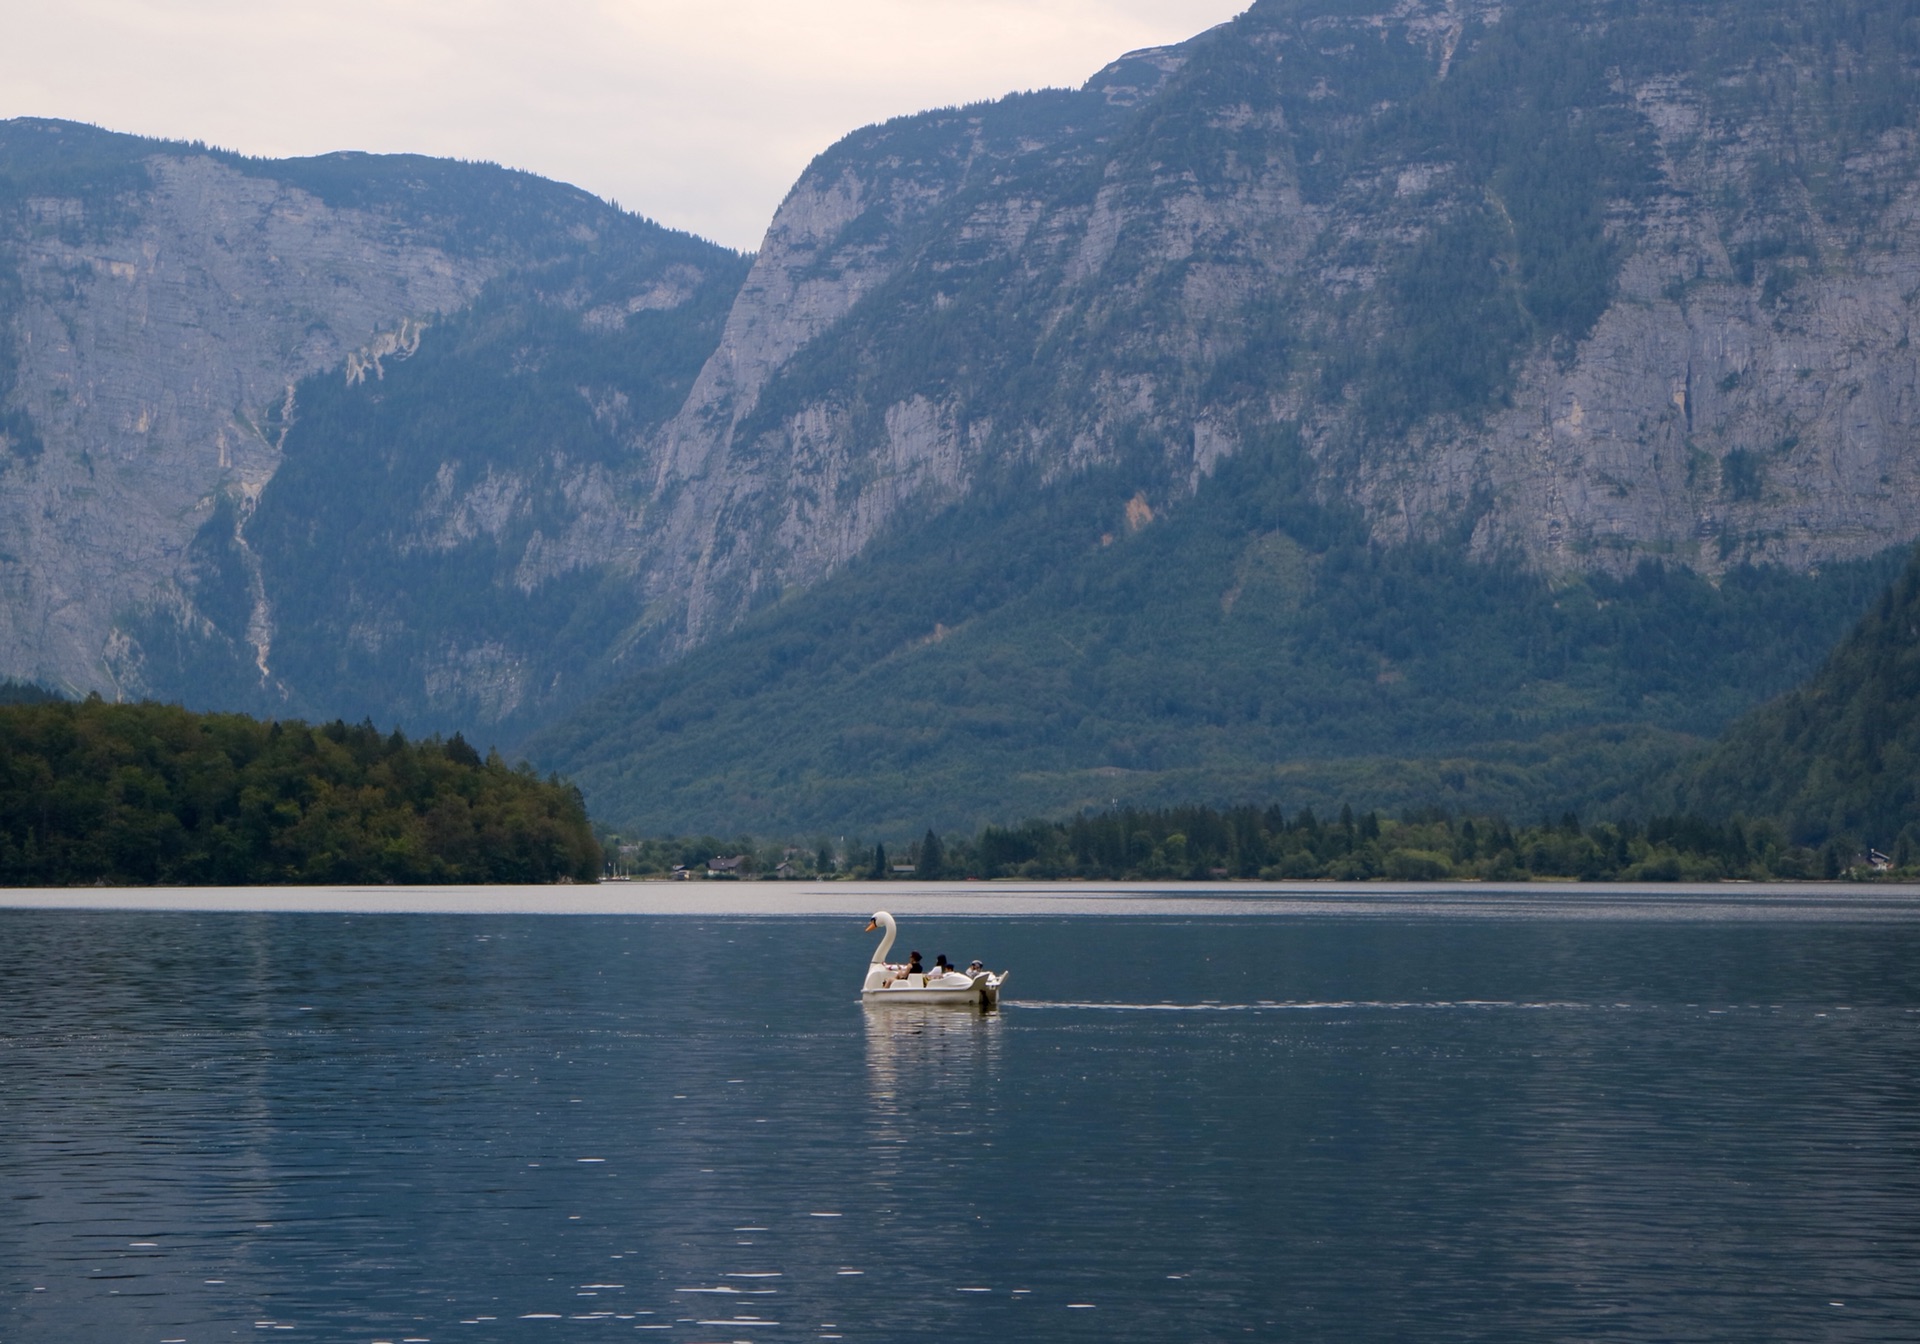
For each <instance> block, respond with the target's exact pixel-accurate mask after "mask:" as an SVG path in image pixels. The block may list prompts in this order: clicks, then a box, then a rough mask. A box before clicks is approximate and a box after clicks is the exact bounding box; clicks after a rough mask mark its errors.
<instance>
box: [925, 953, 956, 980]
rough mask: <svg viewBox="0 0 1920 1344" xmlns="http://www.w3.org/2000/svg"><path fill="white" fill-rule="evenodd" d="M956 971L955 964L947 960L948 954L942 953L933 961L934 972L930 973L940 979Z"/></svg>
mask: <svg viewBox="0 0 1920 1344" xmlns="http://www.w3.org/2000/svg"><path fill="white" fill-rule="evenodd" d="M954 969H955V968H954V965H953V963H952V962H950V961H948V960H947V954H946V953H945V952H942V953H941V954H940V955H939V956H937V957H935V958H934V959H933V970H932V971H931V972H929V974H931V975H933V976H934V977H935V978H938V977H940V976H943V975H947V974H950V973H951V972H952V971H953V970H954Z"/></svg>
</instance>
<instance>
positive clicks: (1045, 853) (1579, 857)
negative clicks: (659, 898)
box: [623, 804, 1920, 882]
mask: <svg viewBox="0 0 1920 1344" xmlns="http://www.w3.org/2000/svg"><path fill="white" fill-rule="evenodd" d="M1327 815H1328V816H1329V817H1330V818H1331V819H1330V820H1326V821H1322V820H1321V819H1320V815H1319V814H1318V813H1317V812H1316V811H1315V810H1314V809H1313V808H1311V807H1303V808H1299V809H1297V810H1296V811H1294V812H1293V813H1292V814H1291V815H1289V814H1288V813H1286V812H1285V811H1283V810H1282V809H1281V808H1279V807H1277V806H1256V805H1250V804H1249V805H1242V806H1237V807H1207V806H1199V805H1194V804H1179V805H1175V806H1171V807H1158V808H1150V807H1115V808H1103V809H1100V810H1097V811H1086V812H1081V813H1080V814H1078V815H1077V816H1074V817H1071V818H1069V819H1066V820H1051V819H1046V818H1038V817H1036V818H1032V819H1030V820H1028V821H1024V822H1021V823H1019V824H1017V825H1010V826H1003V825H988V826H986V827H984V828H982V829H981V830H980V831H979V832H978V833H977V834H976V835H973V836H972V837H969V838H949V839H946V840H942V839H941V838H940V837H939V836H937V835H935V834H934V833H933V832H931V831H929V832H928V834H927V837H926V838H925V839H923V840H921V841H920V843H919V844H918V845H916V846H914V847H913V848H912V849H910V850H909V854H908V861H909V863H913V864H915V865H916V871H915V872H914V873H912V874H911V877H912V878H913V879H916V880H922V881H924V880H930V879H936V878H941V877H944V878H948V879H956V878H973V879H981V878H985V879H991V878H1018V879H1022V880H1026V881H1061V880H1082V881H1102V882H1119V881H1192V882H1207V881H1222V880H1250V879H1260V880H1262V881H1268V882H1275V881H1314V880H1322V879H1331V880H1335V881H1342V882H1370V881H1379V880H1383V879H1384V880H1386V881H1391V882H1441V881H1449V880H1453V881H1459V880H1471V881H1497V882H1526V881H1534V880H1547V881H1574V880H1577V881H1582V882H1679V881H1686V882H1718V881H1725V880H1748V881H1763V880H1768V879H1777V878H1785V879H1793V880H1805V879H1808V878H1818V877H1823V876H1824V877H1829V878H1835V877H1842V876H1844V877H1848V878H1853V879H1870V878H1884V877H1902V876H1904V877H1908V878H1911V877H1913V876H1915V875H1920V864H1917V863H1916V860H1920V846H1914V847H1911V848H1910V850H1909V851H1908V853H1907V856H1906V857H1905V858H1904V859H1903V860H1902V862H1903V864H1904V867H1901V868H1893V869H1878V870H1876V869H1875V868H1874V867H1872V866H1871V865H1870V864H1869V862H1868V858H1867V856H1866V855H1864V854H1858V853H1855V852H1854V851H1853V849H1851V848H1850V847H1848V846H1845V845H1831V844H1830V845H1827V846H1824V847H1815V846H1810V845H1804V844H1796V843H1794V842H1793V840H1792V839H1791V838H1790V837H1789V836H1788V835H1787V834H1786V833H1785V831H1784V830H1783V829H1782V828H1781V827H1780V826H1779V825H1778V824H1777V823H1774V822H1771V821H1752V820H1749V819H1747V818H1744V817H1737V816H1736V817H1732V818H1729V819H1724V820H1710V819H1707V818H1703V817H1700V816H1696V815H1692V814H1686V813H1682V814H1674V815H1663V816H1655V817H1653V818H1651V819H1650V820H1648V821H1647V822H1645V823H1644V824H1642V823H1640V822H1637V821H1632V820H1619V821H1610V822H1601V823H1599V824H1596V825H1591V826H1583V825H1582V824H1581V822H1580V819H1579V817H1578V816H1577V815H1576V814H1574V813H1572V812H1564V813H1562V814H1561V815H1560V816H1559V817H1558V819H1555V818H1553V817H1552V816H1550V815H1548V816H1542V817H1541V819H1540V820H1539V821H1538V822H1536V823H1534V824H1532V825H1521V826H1516V825H1514V824H1512V823H1511V822H1509V821H1508V820H1507V819H1506V818H1505V817H1503V816H1499V815H1474V814H1456V813H1451V812H1448V811H1446V810H1444V809H1440V808H1433V807H1426V808H1413V809H1407V810H1405V811H1403V812H1401V813H1400V815H1399V816H1398V817H1392V816H1386V815H1382V814H1381V813H1380V812H1378V811H1368V812H1365V813H1361V814H1356V813H1355V812H1354V810H1353V809H1352V808H1351V807H1349V806H1346V805H1342V806H1341V807H1340V808H1339V809H1338V810H1337V812H1336V811H1333V810H1331V809H1329V810H1328V814H1327ZM712 843H713V842H712V841H711V840H707V841H704V842H700V844H698V845H696V844H691V843H689V842H685V841H674V840H658V841H647V842H643V843H641V844H635V845H630V846H627V847H625V848H626V850H631V851H634V852H640V851H643V850H645V851H651V852H657V853H661V854H669V853H674V852H679V853H683V854H685V853H695V852H700V849H701V845H711V844H712ZM737 848H738V849H739V850H741V851H744V852H747V853H751V852H752V851H753V846H752V844H751V842H747V841H742V842H740V843H739V845H738V846H737ZM623 852H625V850H623ZM768 852H770V853H771V852H775V851H774V850H773V848H772V847H769V849H768ZM783 852H785V853H787V854H801V853H803V852H804V851H802V850H799V849H797V848H795V847H791V846H789V847H788V848H787V849H786V850H785V851H783ZM930 852H931V853H932V854H933V855H934V862H933V863H932V864H931V865H929V862H928V855H929V853H930ZM873 853H874V864H873V866H871V867H869V866H867V865H866V864H864V863H862V864H829V863H826V862H822V863H820V864H819V865H818V867H817V868H816V869H815V870H814V872H813V873H812V874H811V875H812V876H815V877H816V878H831V877H836V876H839V877H851V878H857V879H863V880H874V879H883V878H884V879H899V878H901V877H902V876H903V874H901V873H897V872H893V871H891V867H890V865H888V864H887V862H886V847H885V846H884V845H878V846H875V848H874V851H873Z"/></svg>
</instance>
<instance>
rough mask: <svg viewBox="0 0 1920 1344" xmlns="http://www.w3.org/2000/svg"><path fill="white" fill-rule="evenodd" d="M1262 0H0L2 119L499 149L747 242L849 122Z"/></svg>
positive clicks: (1014, 79)
mask: <svg viewBox="0 0 1920 1344" xmlns="http://www.w3.org/2000/svg"><path fill="white" fill-rule="evenodd" d="M1246 3H1247V0H326V3H319V2H318V0H0V32H4V34H5V35H6V65H7V69H6V74H5V76H4V77H3V78H0V117H14V116H43V117H66V118H70V119H72V120H75V121H86V122H92V123H94V124H96V125H101V126H106V127H108V128H110V129H113V130H119V131H132V132H136V133H139V134H143V135H156V136H165V137H169V138H174V139H183V140H205V141H208V142H209V143H212V144H216V145H221V146H224V147H226V148H229V149H237V150H240V151H242V152H244V153H248V154H259V155H269V156H274V157H279V156H283V155H296V154H319V153H324V152H326V151H328V150H334V149H364V150H375V151H388V152H391V151H402V150H405V151H413V152H418V153H424V154H441V155H451V156H457V157H460V158H469V159H490V160H493V161H495V162H498V163H504V164H507V165H509V166H510V167H514V168H525V169H529V170H531V171H533V172H537V173H541V174H543V175H545V176H548V177H554V178H559V179H561V180H562V181H566V182H572V183H575V184H577V185H579V186H582V187H585V188H586V189H587V190H589V191H592V192H595V193H596V194H598V195H601V196H607V197H611V198H614V199H617V200H618V201H619V202H620V203H621V204H622V205H624V206H625V207H627V209H629V210H637V211H639V212H640V213H642V214H645V215H650V216H652V217H653V218H655V219H658V220H660V221H661V222H662V223H666V224H671V225H674V226H676V227H678V228H684V229H691V230H693V231H694V232H696V233H700V234H704V235H705V236H707V237H709V238H712V239H714V240H715V241H717V242H722V243H726V244H728V245H730V246H733V247H739V248H754V247H757V246H758V245H759V242H760V235H761V233H762V232H763V231H764V230H765V227H766V223H767V220H768V218H769V217H770V216H771V215H772V213H773V209H774V207H775V206H776V205H778V204H779V202H780V199H781V197H782V196H784V195H785V194H786V190H787V187H788V186H789V185H791V184H792V182H793V179H794V178H795V177H796V176H797V175H798V174H799V172H800V170H801V168H803V167H804V166H805V165H806V162H807V160H808V159H810V158H812V157H813V156H814V155H815V154H817V153H818V152H819V151H820V150H822V149H824V148H826V147H827V146H828V145H829V144H831V143H833V141H835V140H837V139H838V138H839V137H840V136H842V135H844V134H845V133H846V132H848V131H850V130H852V129H854V128H855V127H857V126H862V125H865V124H866V123H868V122H872V121H879V120H882V119H884V118H887V117H890V116H896V115H898V114H900V113H903V112H917V111H921V110H922V109H925V108H929V107H939V106H943V105H946V104H951V103H960V102H972V101H975V100H978V99H981V98H993V97H998V96H999V95H1000V94H1003V93H1008V92H1011V91H1013V90H1016V89H1029V88H1039V87H1044V86H1048V85H1077V84H1080V83H1082V82H1083V81H1085V79H1086V78H1087V76H1089V75H1091V74H1092V73H1093V72H1094V71H1095V70H1098V69H1099V68H1100V67H1101V66H1103V65H1105V64H1106V63H1107V62H1108V61H1109V60H1111V59H1113V58H1114V57H1115V56H1118V55H1119V54H1120V53H1122V52H1124V51H1129V50H1132V49H1134V48H1136V47H1143V46H1156V45H1159V44H1162V43H1167V42H1177V41H1180V40H1182V39H1184V38H1187V37H1190V36H1192V35H1193V34H1194V33H1197V32H1199V31H1200V30H1202V29H1204V28H1208V27H1211V26H1212V25H1213V24H1216V23H1219V22H1222V21H1223V20H1225V19H1228V18H1231V17H1232V16H1233V15H1234V14H1235V13H1237V12H1239V11H1240V10H1241V9H1244V8H1245V7H1246Z"/></svg>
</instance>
